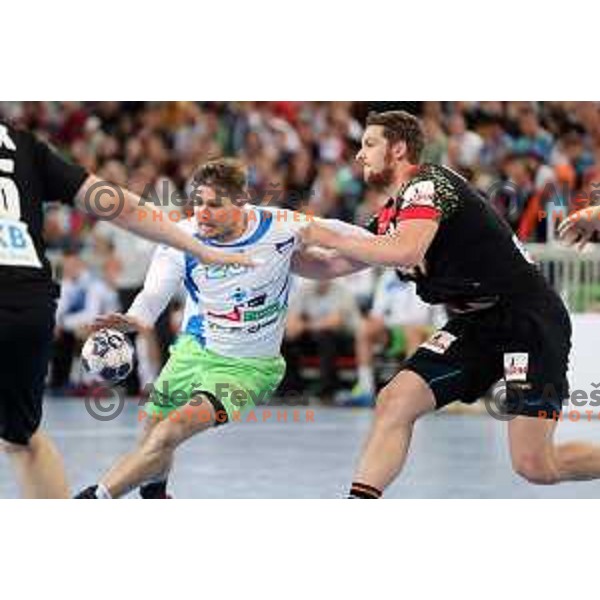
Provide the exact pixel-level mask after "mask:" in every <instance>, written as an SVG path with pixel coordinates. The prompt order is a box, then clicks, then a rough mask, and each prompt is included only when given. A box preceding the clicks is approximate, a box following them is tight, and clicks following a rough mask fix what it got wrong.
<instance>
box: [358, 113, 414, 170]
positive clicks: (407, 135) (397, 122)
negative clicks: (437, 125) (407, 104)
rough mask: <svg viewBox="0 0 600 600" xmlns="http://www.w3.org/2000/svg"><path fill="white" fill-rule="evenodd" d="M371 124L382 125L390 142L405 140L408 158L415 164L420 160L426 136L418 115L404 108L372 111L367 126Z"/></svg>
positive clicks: (384, 133)
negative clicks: (379, 111) (378, 111)
mask: <svg viewBox="0 0 600 600" xmlns="http://www.w3.org/2000/svg"><path fill="white" fill-rule="evenodd" d="M369 125H381V126H382V127H383V135H384V137H385V138H386V139H387V140H388V142H389V143H390V144H395V143H396V142H400V141H402V142H405V143H406V149H407V153H408V160H409V161H410V162H411V163H413V164H415V163H418V162H419V159H420V158H421V153H422V152H423V148H424V146H425V136H424V135H423V130H422V129H421V123H420V122H419V119H417V117H415V116H413V115H411V114H410V113H407V112H405V111H403V110H389V111H386V112H381V113H376V112H371V113H369V116H368V117H367V127H368V126H369Z"/></svg>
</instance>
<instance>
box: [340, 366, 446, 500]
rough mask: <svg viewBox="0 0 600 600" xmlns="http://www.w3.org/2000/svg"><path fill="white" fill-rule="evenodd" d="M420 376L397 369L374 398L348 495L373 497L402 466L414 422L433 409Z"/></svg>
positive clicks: (392, 478) (431, 401) (427, 390)
mask: <svg viewBox="0 0 600 600" xmlns="http://www.w3.org/2000/svg"><path fill="white" fill-rule="evenodd" d="M435 407H436V403H435V398H434V395H433V392H432V391H431V389H430V388H429V386H428V385H427V383H426V382H425V381H424V380H423V379H422V378H421V376H420V375H417V374H416V373H414V372H412V371H408V370H405V371H401V372H400V373H399V374H398V375H396V377H394V379H392V381H391V382H390V383H389V384H388V385H387V386H386V387H385V388H383V389H382V390H381V392H380V393H379V395H378V397H377V405H376V408H375V419H374V421H373V425H372V427H371V431H370V433H369V435H368V438H367V441H366V444H365V446H364V449H363V452H362V456H361V458H360V461H359V464H358V467H357V469H356V472H355V475H354V480H353V484H352V490H351V492H350V495H351V497H369V494H370V492H373V495H371V497H376V496H377V494H376V492H377V491H379V492H381V491H383V490H384V489H385V488H386V487H387V486H388V485H389V484H390V483H391V482H392V481H393V480H394V479H395V478H396V476H397V475H398V474H399V473H400V471H401V470H402V467H403V466H404V463H405V460H406V456H407V453H408V448H409V444H410V440H411V437H412V431H413V426H414V423H415V421H416V420H417V419H418V418H419V417H420V416H422V415H424V414H426V413H428V412H431V411H433V410H434V409H435Z"/></svg>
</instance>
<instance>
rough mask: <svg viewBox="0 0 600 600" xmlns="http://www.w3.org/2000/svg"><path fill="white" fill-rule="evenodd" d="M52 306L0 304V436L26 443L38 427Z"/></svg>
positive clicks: (51, 326)
mask: <svg viewBox="0 0 600 600" xmlns="http://www.w3.org/2000/svg"><path fill="white" fill-rule="evenodd" d="M55 308H56V306H55V304H54V302H52V301H49V302H48V304H47V305H45V306H42V307H31V308H18V309H17V308H4V307H0V370H1V376H0V439H3V440H6V441H8V442H12V443H15V444H26V443H27V442H28V441H29V438H30V437H31V436H32V435H33V433H35V431H36V430H37V428H38V427H39V424H40V421H41V418H42V397H43V393H44V381H45V378H46V372H47V369H48V359H49V357H50V347H51V343H52V337H53V330H54V313H55Z"/></svg>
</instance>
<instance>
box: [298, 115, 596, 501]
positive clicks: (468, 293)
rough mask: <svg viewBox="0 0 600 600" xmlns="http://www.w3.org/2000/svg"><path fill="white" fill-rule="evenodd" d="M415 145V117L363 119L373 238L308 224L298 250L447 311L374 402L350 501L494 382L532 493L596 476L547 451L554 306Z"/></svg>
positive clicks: (579, 455)
mask: <svg viewBox="0 0 600 600" xmlns="http://www.w3.org/2000/svg"><path fill="white" fill-rule="evenodd" d="M423 144H424V141H423V133H422V130H421V126H420V123H419V121H418V119H416V118H415V117H413V116H411V115H409V114H407V113H405V112H402V111H390V112H386V113H380V114H371V115H370V116H369V118H368V120H367V127H366V129H365V133H364V135H363V139H362V147H361V150H360V151H359V153H358V155H357V160H358V161H359V162H360V163H361V164H362V166H363V174H364V178H365V181H366V182H367V183H368V184H370V185H373V186H376V187H378V188H379V189H381V190H382V191H385V192H386V193H387V195H388V197H389V201H388V202H387V203H386V205H385V206H384V207H383V208H382V209H381V211H380V212H379V214H378V215H377V217H376V219H375V220H374V221H373V223H372V224H371V227H372V229H373V231H374V232H375V233H377V234H379V236H377V237H374V238H364V239H358V238H357V237H354V236H352V237H350V236H345V237H342V236H339V235H337V234H336V233H335V232H331V231H328V230H324V229H323V228H322V227H320V226H318V225H316V224H315V225H311V226H310V227H309V228H308V229H307V230H305V232H304V239H305V242H306V243H309V244H311V243H312V244H318V245H321V246H325V247H329V248H335V249H336V250H338V251H339V252H341V253H342V254H345V255H346V256H348V257H350V258H353V259H356V260H360V261H364V262H367V263H371V264H379V265H385V266H390V267H395V268H396V269H397V271H398V275H399V276H400V277H401V278H407V279H411V280H413V281H415V282H416V286H417V292H418V293H419V295H420V296H421V298H422V299H423V300H425V301H426V302H429V303H433V304H435V303H445V304H447V305H449V306H450V307H451V308H453V309H454V310H453V314H454V316H453V317H452V318H451V319H450V320H449V321H448V323H447V324H446V325H445V326H444V327H443V328H442V329H440V330H439V331H437V332H436V333H434V334H433V335H432V337H431V338H430V339H429V340H428V341H427V342H425V343H424V344H423V345H422V346H421V347H420V348H419V349H418V350H417V352H415V354H414V355H413V356H411V357H409V358H408V359H407V361H406V362H405V363H404V365H403V367H402V369H401V371H400V373H398V375H396V377H395V378H394V379H393V380H392V381H391V382H390V383H389V384H388V385H387V386H386V387H384V388H383V389H382V390H381V391H380V393H379V394H378V397H377V404H376V408H375V416H374V420H373V424H372V428H371V431H370V433H369V435H368V437H367V441H366V444H365V446H364V448H363V451H362V455H361V457H360V460H359V463H358V466H357V468H356V471H355V475H354V483H353V485H352V487H351V491H350V497H352V498H377V497H380V496H381V494H382V492H383V490H384V489H385V488H386V487H387V486H388V485H389V484H390V483H391V482H392V481H393V480H394V479H395V478H396V477H397V476H398V475H399V473H400V471H401V470H402V467H403V465H404V462H405V459H406V455H407V452H408V448H409V445H410V440H411V435H412V430H413V425H414V423H415V421H416V420H417V419H418V418H419V417H421V416H422V415H424V414H427V413H429V412H431V411H434V410H436V409H439V408H441V407H443V406H445V405H447V404H449V403H451V402H453V401H456V400H460V401H462V402H465V403H471V402H474V401H475V400H477V399H478V398H480V397H481V396H482V395H483V394H485V393H486V392H487V391H488V389H489V388H490V387H491V386H492V385H493V384H494V383H496V382H497V381H499V380H501V379H502V378H504V379H505V381H506V386H507V387H506V396H507V397H506V406H505V407H504V409H503V410H504V412H503V413H502V415H501V418H502V419H503V420H506V421H507V427H508V443H509V449H510V455H511V461H512V467H513V469H514V470H515V471H516V472H517V473H518V474H520V475H521V476H523V477H524V478H525V479H527V480H528V481H530V482H531V483H536V484H555V483H558V482H561V481H568V480H582V479H595V478H598V477H600V447H599V446H594V445H592V444H588V443H584V442H571V443H568V444H560V445H559V444H556V443H555V442H554V433H555V430H556V426H557V422H556V419H557V417H558V415H559V413H560V411H561V408H562V401H563V399H564V398H566V397H568V393H569V392H568V383H567V378H566V374H567V368H568V358H569V351H570V347H571V324H570V319H569V315H568V313H567V310H566V308H565V307H564V305H563V303H562V301H561V299H560V298H559V297H558V296H557V294H556V293H555V292H554V291H553V289H552V288H551V287H550V286H549V284H548V283H547V282H546V281H545V279H544V278H543V276H542V275H541V273H540V272H539V271H538V269H537V268H536V266H535V265H534V264H533V261H532V260H531V259H530V258H529V256H528V255H527V251H526V249H525V248H523V247H522V246H521V244H520V243H519V241H518V240H517V239H516V237H515V236H514V235H513V234H512V231H511V230H510V229H509V227H508V226H507V225H506V224H505V223H504V222H503V221H502V220H501V218H500V217H498V216H497V215H496V213H495V212H494V211H493V210H492V209H491V208H490V207H489V205H488V204H487V203H486V202H485V200H484V199H483V198H482V197H481V196H480V194H479V193H478V192H477V191H476V190H475V189H474V188H473V187H472V186H471V185H470V184H469V183H468V182H467V181H465V180H464V179H463V178H461V177H460V176H459V175H457V174H456V173H454V172H453V171H451V170H450V169H448V168H445V167H442V166H437V165H429V164H419V156H420V154H421V151H422V149H423Z"/></svg>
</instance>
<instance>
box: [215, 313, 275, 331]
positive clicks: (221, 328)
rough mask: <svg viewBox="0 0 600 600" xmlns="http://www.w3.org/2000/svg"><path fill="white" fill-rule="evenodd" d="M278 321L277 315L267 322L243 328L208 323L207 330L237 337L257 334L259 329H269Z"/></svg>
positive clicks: (216, 322)
mask: <svg viewBox="0 0 600 600" xmlns="http://www.w3.org/2000/svg"><path fill="white" fill-rule="evenodd" d="M278 321H279V315H277V316H275V317H273V318H271V319H269V320H267V321H261V322H258V323H254V324H252V325H250V326H248V327H243V326H241V327H240V326H236V327H234V326H228V325H223V324H222V323H219V322H218V321H208V328H209V329H210V330H211V331H220V332H222V333H228V334H235V335H239V334H244V333H247V334H252V333H257V332H258V331H260V330H261V329H264V328H265V327H270V326H271V325H275V324H277V322H278Z"/></svg>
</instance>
